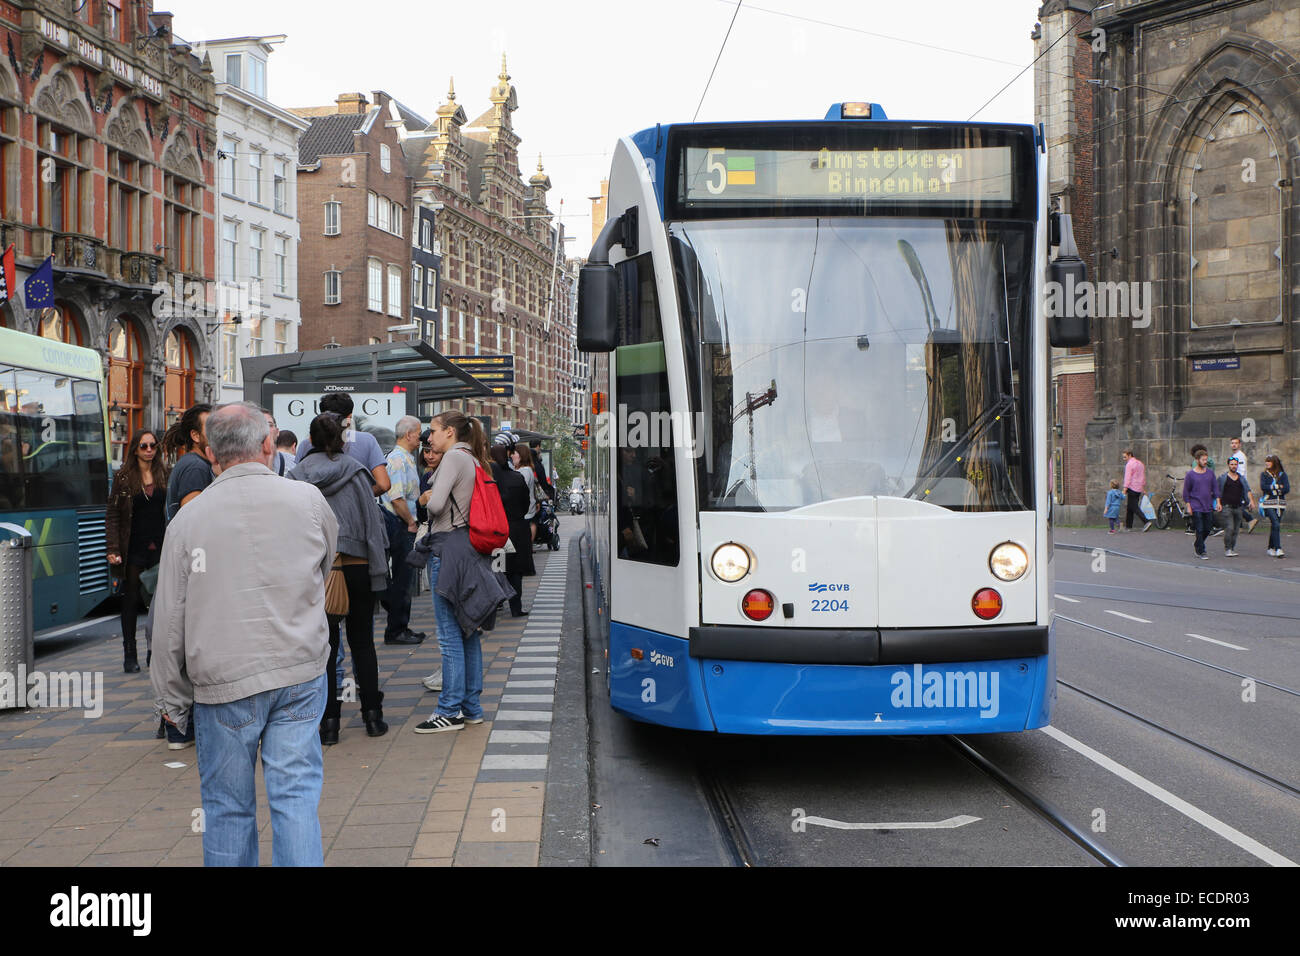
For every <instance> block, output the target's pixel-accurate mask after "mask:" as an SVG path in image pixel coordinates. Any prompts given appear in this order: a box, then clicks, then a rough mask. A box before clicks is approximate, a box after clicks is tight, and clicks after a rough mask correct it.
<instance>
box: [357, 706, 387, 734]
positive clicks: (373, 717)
mask: <svg viewBox="0 0 1300 956" xmlns="http://www.w3.org/2000/svg"><path fill="white" fill-rule="evenodd" d="M361 719H362V720H364V721H365V722H366V736H368V737H382V736H384V734H386V733H388V725H387V724H386V723H384V710H383V708H382V707H376V708H375V709H374V710H363V711H362V712H361Z"/></svg>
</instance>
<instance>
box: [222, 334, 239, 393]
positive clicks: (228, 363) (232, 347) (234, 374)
mask: <svg viewBox="0 0 1300 956" xmlns="http://www.w3.org/2000/svg"><path fill="white" fill-rule="evenodd" d="M221 380H222V381H223V382H225V383H226V384H227V385H238V384H239V326H237V325H236V326H233V327H227V328H225V329H223V330H222V333H221Z"/></svg>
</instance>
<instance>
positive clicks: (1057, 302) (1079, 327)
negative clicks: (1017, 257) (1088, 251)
mask: <svg viewBox="0 0 1300 956" xmlns="http://www.w3.org/2000/svg"><path fill="white" fill-rule="evenodd" d="M1052 217H1053V219H1054V220H1056V221H1057V223H1058V225H1054V226H1051V227H1050V228H1049V230H1048V231H1049V233H1051V234H1052V235H1054V236H1056V235H1059V237H1060V242H1059V244H1058V248H1057V252H1056V258H1055V259H1053V260H1052V261H1051V262H1049V263H1048V264H1047V286H1046V289H1045V290H1044V291H1045V293H1046V294H1045V295H1044V299H1043V301H1044V308H1045V310H1046V312H1047V339H1048V341H1049V342H1050V343H1051V345H1052V348H1057V349H1063V348H1073V347H1076V346H1080V345H1089V344H1091V342H1092V337H1091V335H1090V334H1089V332H1088V314H1087V313H1088V312H1091V309H1088V310H1080V309H1078V308H1077V303H1078V301H1079V294H1080V292H1081V291H1082V290H1083V288H1084V283H1085V282H1087V280H1088V265H1087V263H1085V262H1084V261H1083V260H1082V259H1081V258H1079V250H1078V249H1077V248H1076V247H1075V245H1074V228H1073V226H1072V225H1071V222H1070V217H1069V215H1068V214H1065V213H1052ZM1080 311H1083V312H1084V313H1085V314H1083V315H1080V314H1079V312H1080Z"/></svg>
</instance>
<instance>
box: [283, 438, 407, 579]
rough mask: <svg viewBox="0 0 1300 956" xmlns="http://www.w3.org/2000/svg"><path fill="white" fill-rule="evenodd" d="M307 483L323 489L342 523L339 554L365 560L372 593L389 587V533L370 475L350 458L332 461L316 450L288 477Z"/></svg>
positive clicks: (364, 467)
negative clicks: (372, 487)
mask: <svg viewBox="0 0 1300 956" xmlns="http://www.w3.org/2000/svg"><path fill="white" fill-rule="evenodd" d="M286 477H288V478H292V479H293V480H294V481H306V482H309V483H310V484H313V485H315V486H316V487H317V488H318V489H320V493H321V494H323V495H324V496H325V501H326V502H327V503H328V504H329V506H330V510H331V511H333V512H334V517H335V518H336V519H338V525H339V527H338V545H337V547H338V551H339V553H340V554H346V555H350V556H352V557H354V558H365V559H366V561H367V564H368V565H369V568H368V570H369V572H370V590H371V591H383V590H385V589H386V588H387V587H388V532H387V530H386V529H385V527H384V520H383V514H382V512H381V511H380V508H379V506H378V505H377V504H375V495H374V492H373V491H372V490H371V483H370V472H369V471H367V470H366V466H365V465H363V464H361V462H359V461H357V460H356V459H355V458H353V457H352V456H350V455H346V454H342V455H335V456H334V457H333V458H331V457H330V456H329V455H327V454H326V453H325V452H323V451H316V450H315V449H313V450H312V451H311V452H309V453H308V454H307V456H306V457H305V458H303V459H302V461H300V462H298V464H296V465H295V466H294V467H293V469H292V470H291V471H290V472H289V474H288V475H287V476H286Z"/></svg>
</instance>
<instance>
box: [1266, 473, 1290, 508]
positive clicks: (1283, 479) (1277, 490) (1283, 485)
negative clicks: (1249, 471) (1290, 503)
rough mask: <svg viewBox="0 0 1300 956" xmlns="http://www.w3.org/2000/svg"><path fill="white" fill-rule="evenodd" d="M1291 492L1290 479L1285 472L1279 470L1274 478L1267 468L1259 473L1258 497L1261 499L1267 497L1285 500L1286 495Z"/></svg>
mask: <svg viewBox="0 0 1300 956" xmlns="http://www.w3.org/2000/svg"><path fill="white" fill-rule="evenodd" d="M1289 494H1291V479H1289V478H1288V477H1287V476H1286V472H1285V471H1283V472H1279V473H1278V476H1277V477H1276V478H1274V477H1273V476H1272V475H1271V474H1269V472H1268V471H1267V470H1264V471H1261V472H1260V473H1259V498H1260V501H1263V500H1265V499H1268V498H1272V499H1274V500H1276V499H1279V498H1280V499H1281V500H1282V501H1286V496H1287V495H1289Z"/></svg>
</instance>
